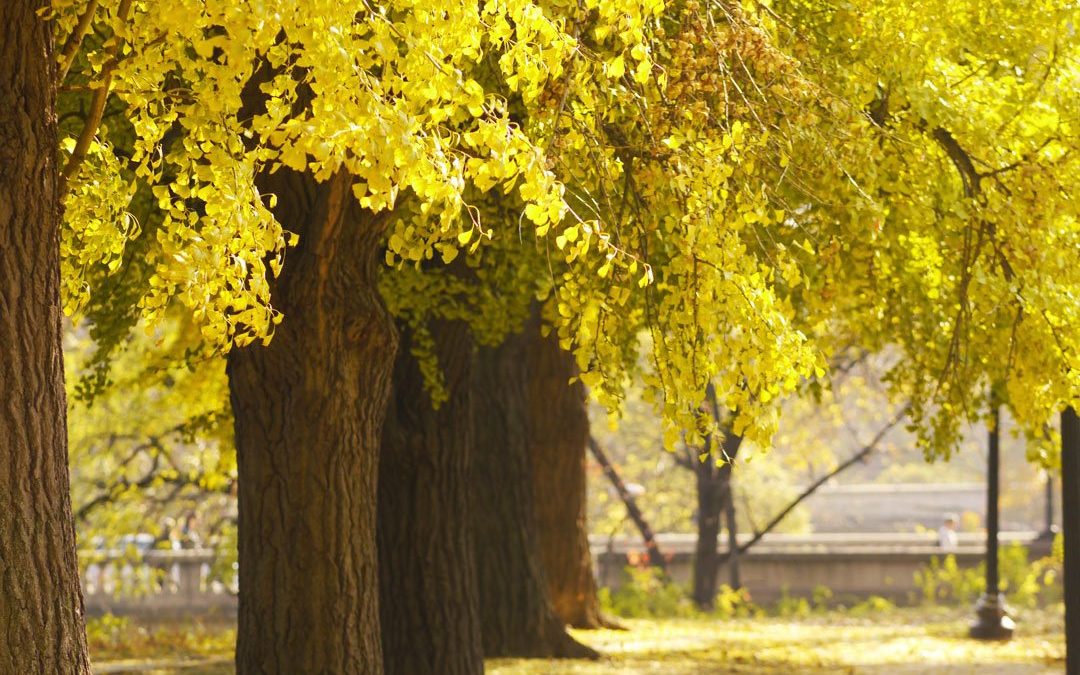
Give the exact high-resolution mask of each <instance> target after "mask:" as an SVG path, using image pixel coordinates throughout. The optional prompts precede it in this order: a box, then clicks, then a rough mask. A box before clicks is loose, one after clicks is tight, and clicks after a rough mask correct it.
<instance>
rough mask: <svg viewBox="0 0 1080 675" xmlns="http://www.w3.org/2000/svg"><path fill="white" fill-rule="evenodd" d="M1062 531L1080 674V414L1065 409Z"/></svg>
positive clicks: (1073, 672) (1069, 650)
mask: <svg viewBox="0 0 1080 675" xmlns="http://www.w3.org/2000/svg"><path fill="white" fill-rule="evenodd" d="M1061 531H1062V536H1063V537H1064V539H1065V541H1064V544H1065V573H1064V574H1063V575H1062V576H1063V578H1064V579H1065V653H1066V663H1065V672H1066V673H1068V675H1080V417H1078V416H1077V414H1076V410H1075V409H1073V408H1066V409H1065V410H1064V411H1063V412H1062V413H1061Z"/></svg>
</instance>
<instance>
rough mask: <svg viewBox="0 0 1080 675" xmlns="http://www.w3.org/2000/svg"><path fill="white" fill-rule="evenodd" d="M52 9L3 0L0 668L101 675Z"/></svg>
mask: <svg viewBox="0 0 1080 675" xmlns="http://www.w3.org/2000/svg"><path fill="white" fill-rule="evenodd" d="M45 7H47V4H46V3H44V2H35V1H27V0H5V1H4V2H0V101H3V102H4V105H3V109H0V167H2V168H0V270H3V274H2V275H0V345H2V349H3V358H0V392H3V393H2V394H0V636H3V637H2V638H0V672H3V673H48V674H49V675H52V674H53V673H89V672H90V661H89V657H88V656H87V651H86V634H85V629H84V625H83V602H82V592H81V590H80V587H79V570H78V564H77V561H76V554H75V528H74V524H73V521H72V518H71V497H70V495H71V492H70V490H69V487H68V468H67V425H66V404H65V395H64V361H63V352H62V351H61V347H60V338H61V323H60V271H59V268H60V261H59V255H60V242H59V236H60V189H61V188H60V176H59V168H58V167H57V164H56V161H57V157H58V154H59V153H58V149H57V148H58V146H57V138H56V113H55V107H56V102H55V97H56V88H55V82H54V78H55V76H56V67H55V61H54V59H53V45H52V24H51V23H50V22H48V21H43V20H41V19H40V18H39V17H38V16H37V10H38V9H44V8H45Z"/></svg>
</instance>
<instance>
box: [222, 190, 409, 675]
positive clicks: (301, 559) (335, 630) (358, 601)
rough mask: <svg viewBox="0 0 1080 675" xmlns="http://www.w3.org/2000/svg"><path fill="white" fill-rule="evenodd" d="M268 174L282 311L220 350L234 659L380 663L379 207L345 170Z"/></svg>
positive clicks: (304, 667) (244, 663)
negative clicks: (235, 502)
mask: <svg viewBox="0 0 1080 675" xmlns="http://www.w3.org/2000/svg"><path fill="white" fill-rule="evenodd" d="M267 183H268V184H267V185H265V186H264V190H265V191H267V192H273V193H275V194H277V195H278V197H279V202H278V204H279V208H278V211H277V212H276V215H277V217H278V218H279V219H280V220H281V222H282V223H283V224H284V225H285V226H286V227H287V228H288V229H289V230H291V231H293V232H297V233H298V234H299V235H300V245H299V246H298V247H297V248H296V249H293V250H291V251H290V253H289V257H288V260H287V261H286V266H285V268H284V271H283V273H282V275H281V277H280V278H279V279H277V280H276V281H275V282H274V284H273V289H272V299H273V302H274V306H275V307H277V308H278V309H280V310H281V311H282V312H284V314H285V319H284V321H283V323H282V324H281V325H280V326H278V328H277V332H276V333H275V335H274V339H273V341H272V342H271V343H270V345H269V346H267V347H260V346H252V347H248V348H245V349H239V350H234V351H233V352H232V353H231V354H230V355H229V385H230V390H231V398H232V405H233V414H234V416H235V419H236V448H237V460H238V470H239V480H238V483H239V509H240V519H239V531H240V540H239V554H240V558H239V560H240V614H239V626H238V632H237V652H236V664H237V672H238V673H240V675H246V674H248V673H259V674H263V673H282V674H283V675H292V674H294V673H335V674H341V675H345V674H351V673H365V674H375V673H381V672H382V650H381V643H380V636H379V603H378V584H379V578H378V573H377V569H376V548H375V513H376V492H375V489H376V481H377V477H378V458H379V447H380V439H381V434H382V423H383V417H384V414H385V410H386V402H387V398H388V396H389V392H390V385H391V375H392V371H393V365H394V355H395V353H396V348H397V337H396V336H397V333H396V330H395V328H394V325H393V322H392V321H391V319H390V318H389V316H388V315H387V313H386V311H385V309H384V307H383V305H382V300H381V298H380V297H379V294H378V291H377V290H376V287H375V274H376V269H377V265H378V261H379V259H380V255H381V244H380V235H381V230H382V225H383V224H384V222H385V219H386V217H387V216H386V215H380V216H372V215H371V214H370V213H367V212H364V211H362V210H361V209H360V208H359V206H357V205H356V202H355V200H354V199H353V198H352V195H351V191H350V180H349V178H348V176H346V175H344V174H338V175H336V176H335V177H333V178H332V179H330V180H329V181H327V182H326V183H321V184H320V183H316V182H314V180H313V179H311V178H310V177H309V176H304V175H298V174H295V173H291V172H288V171H285V170H282V171H279V172H278V173H276V174H274V175H273V176H271V177H269V179H268V180H267Z"/></svg>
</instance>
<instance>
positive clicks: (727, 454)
mask: <svg viewBox="0 0 1080 675" xmlns="http://www.w3.org/2000/svg"><path fill="white" fill-rule="evenodd" d="M710 391H711V388H710ZM710 396H711V395H710ZM716 407H717V406H716V404H715V403H713V408H714V411H713V414H714V415H715V416H716V417H717V418H719V410H717V409H715V408H716ZM709 442H710V443H711V442H712V441H711V439H710V441H709ZM740 445H742V437H740V436H736V435H735V434H732V433H730V432H729V433H728V434H727V435H726V436H724V440H723V441H721V443H720V447H721V455H722V456H723V457H724V458H725V463H724V464H723V466H716V462H715V460H713V458H712V457H706V458H705V461H704V462H699V461H694V462H693V468H694V474H695V475H696V476H697V492H698V537H697V544H696V546H695V549H694V588H693V592H692V595H693V597H694V603H695V604H697V606H698V607H700V608H701V609H704V610H709V609H712V607H713V604H714V603H715V602H716V585H717V584H716V577H717V575H718V573H719V572H720V563H721V562H722V561H723V558H722V557H721V555H720V553H719V551H717V545H718V541H717V538H718V537H719V535H720V514H721V512H722V511H723V510H724V506H725V505H726V504H727V500H728V499H730V498H731V463H732V462H734V461H735V456H736V455H737V454H738V453H739V446H740ZM706 447H708V446H706ZM696 459H697V458H696V457H695V458H692V461H693V460H696Z"/></svg>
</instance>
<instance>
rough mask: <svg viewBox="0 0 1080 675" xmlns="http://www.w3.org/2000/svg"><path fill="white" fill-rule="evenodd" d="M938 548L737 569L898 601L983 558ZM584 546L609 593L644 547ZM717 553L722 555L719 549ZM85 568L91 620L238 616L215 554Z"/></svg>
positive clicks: (900, 541)
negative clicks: (937, 563)
mask: <svg viewBox="0 0 1080 675" xmlns="http://www.w3.org/2000/svg"><path fill="white" fill-rule="evenodd" d="M657 540H658V544H659V546H660V548H661V550H662V551H663V552H664V553H665V555H666V556H667V558H668V561H667V567H668V571H669V573H670V575H671V577H672V579H673V580H674V581H675V582H677V583H683V584H688V583H689V582H690V579H691V571H692V565H693V554H694V546H695V542H696V540H695V537H694V535H692V534H660V535H658V536H657ZM1001 540H1002V543H1003V545H1007V544H1008V543H1009V542H1013V541H1019V542H1021V543H1023V544H1025V545H1026V546H1029V548H1030V549H1031V551H1032V553H1033V555H1036V556H1039V555H1044V554H1045V553H1046V552H1047V551H1048V548H1049V547H1048V544H1047V543H1045V542H1040V541H1036V540H1035V533H1033V532H1006V533H1003V534H1002V536H1001ZM742 541H743V542H745V541H746V538H742ZM935 541H936V540H935V538H934V536H933V535H932V534H902V533H900V534H892V533H870V534H812V535H784V534H771V535H768V536H766V537H765V538H764V539H762V540H761V541H760V542H758V543H757V544H756V545H755V546H754V547H753V548H751V549H750V551H748V552H747V553H746V554H745V555H743V556H742V557H741V558H740V561H741V567H740V572H741V577H742V582H743V586H744V587H745V588H747V589H748V590H749V591H750V593H751V595H752V596H753V597H754V599H755V600H757V601H759V602H769V601H771V600H775V599H777V598H779V597H780V596H781V595H782V594H783V593H785V592H786V593H788V594H790V595H793V596H810V595H811V594H812V593H813V591H814V589H815V588H817V587H818V586H825V587H827V588H828V589H829V590H831V591H832V592H833V594H834V596H835V597H837V598H844V597H867V596H870V595H881V596H885V597H889V598H892V599H896V600H900V601H903V600H906V599H907V598H908V597H910V595H911V594H913V593H916V592H917V590H918V589H917V588H916V586H915V580H914V578H915V572H916V571H917V570H918V569H920V568H921V567H923V566H924V565H926V564H927V563H929V562H930V559H931V558H932V557H934V556H939V557H940V556H942V555H944V554H945V553H949V552H951V553H954V554H955V555H956V559H957V562H958V563H959V564H960V566H962V567H973V566H975V565H977V564H978V563H979V562H981V561H982V559H983V557H984V554H983V539H982V536H981V535H977V534H967V533H961V534H960V544H959V547H958V548H957V549H956V550H955V551H949V552H947V551H942V550H941V549H940V548H939V547H938V546H936V544H935ZM589 542H590V545H591V547H592V551H593V557H594V562H595V567H594V569H595V570H596V575H597V578H598V579H599V581H600V584H601V585H604V586H610V587H618V586H619V585H620V584H621V583H622V582H623V579H624V575H623V570H624V568H625V567H626V566H627V565H628V564H629V563H630V562H632V561H633V560H635V559H637V558H640V556H641V554H642V553H643V552H644V550H645V549H644V546H642V544H641V540H640V539H636V538H632V537H621V536H620V537H605V536H602V535H593V536H590V538H589ZM720 551H721V552H722V553H723V552H726V544H721V546H720ZM82 562H83V565H84V567H85V572H84V573H83V593H84V597H85V602H86V611H87V613H88V614H89V615H91V616H94V615H101V614H105V613H111V614H116V615H128V616H136V617H140V618H149V619H166V618H174V617H179V616H219V617H221V618H224V619H230V618H232V617H235V616H236V609H237V597H236V591H237V587H236V577H235V574H230V575H229V577H230V578H228V579H220V578H215V576H214V575H212V574H211V570H212V566H213V563H214V551H212V550H203V549H194V550H180V551H165V550H149V551H143V552H136V553H130V554H124V553H122V552H119V551H87V552H84V553H83V554H82ZM726 579H727V570H726V569H725V568H721V570H720V580H721V582H723V581H725V580H726Z"/></svg>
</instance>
